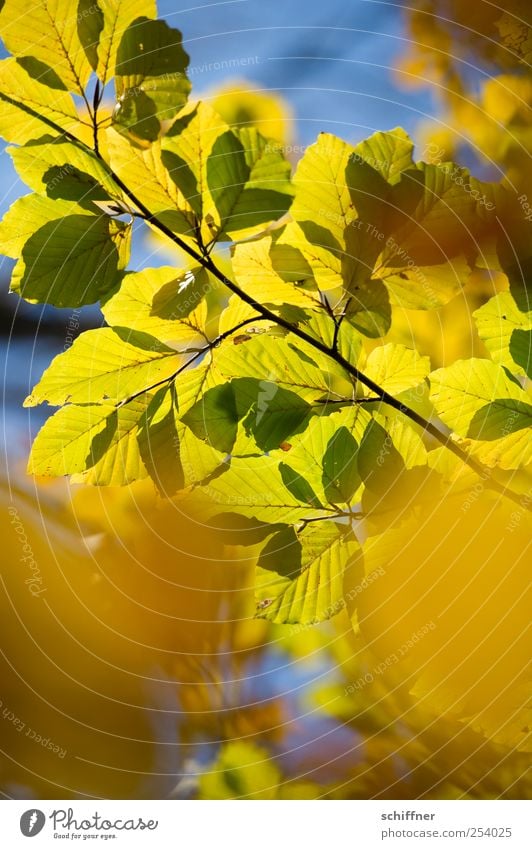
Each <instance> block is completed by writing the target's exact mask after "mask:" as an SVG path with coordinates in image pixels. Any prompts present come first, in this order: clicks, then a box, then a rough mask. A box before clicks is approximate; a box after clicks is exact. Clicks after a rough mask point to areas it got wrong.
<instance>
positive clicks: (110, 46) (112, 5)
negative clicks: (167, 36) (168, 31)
mask: <svg viewBox="0 0 532 849" xmlns="http://www.w3.org/2000/svg"><path fill="white" fill-rule="evenodd" d="M87 2H89V0H87ZM90 2H91V3H92V0H90ZM98 6H99V8H100V9H101V13H102V14H103V27H102V29H101V33H100V35H99V39H98V49H97V54H98V62H97V66H96V73H97V74H98V77H99V78H100V80H101V82H102V83H103V84H104V85H105V84H106V83H107V82H108V80H109V79H110V78H111V77H112V76H113V75H114V72H115V64H116V54H117V50H118V45H119V44H120V42H121V40H122V37H123V35H124V33H125V31H126V30H127V28H128V27H129V26H130V24H132V23H133V21H134V20H136V19H137V18H142V17H146V18H155V17H156V16H157V7H156V4H155V2H154V0H98ZM91 8H93V7H92V6H91V5H89V6H88V9H89V10H90V9H91ZM79 14H80V15H81V11H80V13H79ZM80 23H81V25H84V23H85V21H83V20H82V21H81V22H80ZM93 67H94V65H93Z"/></svg>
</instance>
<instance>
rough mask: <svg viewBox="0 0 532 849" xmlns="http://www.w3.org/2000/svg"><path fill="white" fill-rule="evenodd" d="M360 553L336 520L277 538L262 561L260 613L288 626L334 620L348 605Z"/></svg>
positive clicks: (259, 570) (259, 571)
mask: <svg viewBox="0 0 532 849" xmlns="http://www.w3.org/2000/svg"><path fill="white" fill-rule="evenodd" d="M357 549H358V543H357V542H356V540H355V538H354V537H353V536H352V535H350V534H349V532H348V529H347V528H346V527H345V526H344V527H342V526H341V525H339V524H337V523H335V522H332V521H328V522H315V523H313V524H310V525H307V526H306V527H304V528H303V529H302V530H300V531H298V532H296V531H295V530H294V529H292V528H287V529H286V530H282V531H279V532H278V533H276V534H274V535H273V536H272V537H270V539H269V540H268V542H267V544H266V546H265V547H264V548H263V550H262V552H261V554H260V557H259V559H258V563H257V584H256V590H255V593H256V599H257V602H258V610H257V614H256V615H257V616H259V617H261V618H264V619H268V620H270V621H271V622H280V623H283V624H288V623H295V622H297V623H300V624H302V625H310V624H314V623H316V622H323V621H324V620H326V619H330V618H331V617H332V616H334V615H335V614H336V613H339V612H340V610H341V609H342V608H343V607H344V606H345V601H344V590H343V576H344V571H345V569H346V566H347V563H348V562H349V559H350V557H352V556H353V555H354V554H355V552H356V551H357Z"/></svg>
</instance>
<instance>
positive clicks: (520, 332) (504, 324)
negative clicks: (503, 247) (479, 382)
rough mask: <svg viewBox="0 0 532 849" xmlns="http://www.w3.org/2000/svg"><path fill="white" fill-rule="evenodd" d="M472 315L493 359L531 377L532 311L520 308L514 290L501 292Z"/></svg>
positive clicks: (512, 370) (515, 371)
mask: <svg viewBox="0 0 532 849" xmlns="http://www.w3.org/2000/svg"><path fill="white" fill-rule="evenodd" d="M473 316H474V319H475V322H476V325H477V330H478V335H479V336H480V338H481V339H482V341H483V342H484V344H485V345H486V348H487V349H488V351H489V352H490V354H491V356H492V358H493V360H494V361H495V362H496V363H499V364H500V365H502V366H505V367H506V368H507V369H509V370H510V371H511V372H514V373H517V374H526V375H527V376H528V377H529V378H531V379H532V362H531V361H532V354H531V349H532V312H531V311H528V312H523V311H521V310H520V308H519V306H518V304H517V303H516V301H515V299H514V297H513V295H512V294H511V292H500V293H499V294H498V295H496V296H495V297H494V298H491V300H490V301H488V303H487V304H484V306H482V307H480V309H478V310H477V311H476V312H475V313H473Z"/></svg>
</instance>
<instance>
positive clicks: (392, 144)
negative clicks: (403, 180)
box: [354, 127, 414, 184]
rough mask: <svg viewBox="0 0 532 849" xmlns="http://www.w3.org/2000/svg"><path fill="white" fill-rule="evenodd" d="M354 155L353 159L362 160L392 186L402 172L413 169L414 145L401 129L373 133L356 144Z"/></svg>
mask: <svg viewBox="0 0 532 849" xmlns="http://www.w3.org/2000/svg"><path fill="white" fill-rule="evenodd" d="M354 153H355V156H354V158H356V159H358V158H359V157H360V159H363V160H364V162H367V164H368V165H371V167H372V168H374V169H375V171H378V172H379V174H380V175H381V176H382V177H384V179H385V180H388V182H389V183H392V184H393V183H396V182H397V181H398V180H399V179H400V176H401V173H402V172H403V171H408V170H409V169H410V168H413V167H414V161H413V159H412V156H413V153H414V143H413V141H412V140H411V139H410V137H409V136H408V134H407V133H405V131H404V130H403V129H401V127H396V128H395V129H394V130H390V131H389V132H387V133H374V135H372V136H370V137H369V138H368V139H365V140H364V141H362V142H360V144H357V145H356V146H355V149H354Z"/></svg>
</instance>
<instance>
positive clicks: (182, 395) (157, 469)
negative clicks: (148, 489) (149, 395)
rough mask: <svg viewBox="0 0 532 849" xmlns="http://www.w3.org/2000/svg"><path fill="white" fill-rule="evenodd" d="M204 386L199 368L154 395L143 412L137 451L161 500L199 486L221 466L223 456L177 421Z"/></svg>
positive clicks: (205, 379) (204, 373)
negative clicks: (191, 486)
mask: <svg viewBox="0 0 532 849" xmlns="http://www.w3.org/2000/svg"><path fill="white" fill-rule="evenodd" d="M205 385H208V365H207V366H205V365H201V366H199V367H198V368H195V369H193V370H191V371H187V372H185V373H184V374H182V375H180V376H179V378H178V380H177V381H176V383H175V384H173V385H170V386H165V387H163V388H162V389H160V390H159V391H158V392H156V394H155V395H154V397H153V399H152V401H151V402H150V405H149V407H148V409H147V410H146V416H145V420H144V423H143V426H142V428H141V430H140V432H139V437H138V441H139V449H140V453H141V456H142V459H143V461H144V464H145V466H146V468H147V470H148V473H149V475H150V477H151V478H152V479H153V480H154V482H155V484H156V486H157V488H158V489H159V492H160V493H161V495H163V496H164V497H169V496H171V495H174V494H175V493H176V492H178V491H179V490H180V489H182V488H183V487H186V486H190V485H191V484H198V483H200V482H201V481H203V480H204V479H205V478H207V477H208V476H209V475H211V474H212V473H213V472H214V471H215V470H216V469H217V468H218V467H219V466H220V465H221V463H222V462H223V459H224V455H223V454H221V453H220V452H219V451H216V450H215V449H213V448H212V447H211V446H210V445H205V444H204V443H203V442H202V441H201V440H199V439H197V438H196V437H195V436H194V434H193V433H192V431H191V430H190V429H189V428H187V427H185V425H184V424H183V423H182V422H181V420H180V416H182V415H184V414H186V413H187V411H188V410H189V409H190V408H191V406H192V405H193V404H194V403H195V402H196V401H197V399H198V397H199V396H200V394H201V392H202V391H203V390H204V388H205Z"/></svg>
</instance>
